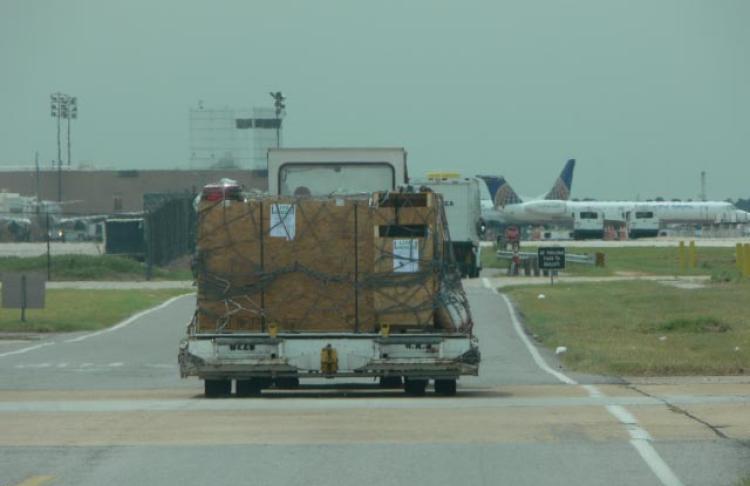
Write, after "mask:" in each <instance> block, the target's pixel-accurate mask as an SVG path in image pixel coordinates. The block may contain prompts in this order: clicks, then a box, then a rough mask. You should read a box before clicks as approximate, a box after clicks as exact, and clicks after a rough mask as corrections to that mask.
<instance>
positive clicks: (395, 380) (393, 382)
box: [380, 376, 404, 388]
mask: <svg viewBox="0 0 750 486" xmlns="http://www.w3.org/2000/svg"><path fill="white" fill-rule="evenodd" d="M403 386H404V384H403V382H402V381H401V377H400V376H381V377H380V388H401V387H403Z"/></svg>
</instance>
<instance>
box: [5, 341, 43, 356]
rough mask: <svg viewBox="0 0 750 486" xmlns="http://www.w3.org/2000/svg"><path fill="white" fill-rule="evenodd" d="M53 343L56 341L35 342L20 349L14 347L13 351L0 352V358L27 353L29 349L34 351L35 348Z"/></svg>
mask: <svg viewBox="0 0 750 486" xmlns="http://www.w3.org/2000/svg"><path fill="white" fill-rule="evenodd" d="M53 344H56V343H54V342H49V343H42V344H36V345H34V346H29V347H28V348H21V349H16V350H15V351H8V352H5V353H0V358H4V357H6V356H13V355H16V354H23V353H28V352H29V351H34V350H35V349H39V348H43V347H45V346H52V345H53Z"/></svg>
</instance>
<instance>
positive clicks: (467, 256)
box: [413, 172, 483, 278]
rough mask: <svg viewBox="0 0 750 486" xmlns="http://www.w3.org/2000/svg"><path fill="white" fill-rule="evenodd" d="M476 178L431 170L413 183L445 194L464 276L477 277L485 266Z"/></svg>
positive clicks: (462, 275)
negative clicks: (423, 177)
mask: <svg viewBox="0 0 750 486" xmlns="http://www.w3.org/2000/svg"><path fill="white" fill-rule="evenodd" d="M482 184H483V183H482V182H481V181H480V180H479V179H477V178H473V177H472V178H468V177H467V178H462V177H461V176H460V175H459V174H458V173H455V172H431V173H428V174H427V179H426V180H425V181H414V183H413V185H414V186H415V187H416V186H419V187H422V186H424V187H429V188H430V189H431V190H432V191H434V192H437V193H440V194H442V195H443V204H444V208H445V217H446V219H447V220H448V230H449V231H450V242H451V247H452V248H451V250H452V251H453V255H454V258H455V260H456V264H457V266H458V270H459V272H460V273H461V277H464V278H466V277H468V278H477V277H479V273H480V272H481V270H482V264H481V246H480V245H479V240H480V235H479V232H480V228H481V226H482V225H483V220H482V206H481V194H480V187H481V185H482Z"/></svg>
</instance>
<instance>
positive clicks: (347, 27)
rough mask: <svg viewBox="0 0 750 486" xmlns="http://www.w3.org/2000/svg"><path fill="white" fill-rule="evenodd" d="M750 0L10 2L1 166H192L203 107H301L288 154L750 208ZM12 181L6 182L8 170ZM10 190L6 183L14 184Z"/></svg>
mask: <svg viewBox="0 0 750 486" xmlns="http://www.w3.org/2000/svg"><path fill="white" fill-rule="evenodd" d="M748 25H750V2H748V1H746V0H736V1H728V0H727V1H713V0H712V1H708V0H706V1H689V0H668V1H667V0H664V1H657V0H643V1H641V0H628V1H624V0H623V1H604V0H590V1H562V0H559V1H558V0H555V1H545V2H542V1H536V2H535V1H524V0H519V1H517V2H506V1H498V0H496V1H488V2H471V1H466V2H455V1H451V2H442V1H437V0H425V1H408V2H407V1H377V2H372V1H369V2H365V1H353V0H352V1H323V0H316V1H298V2H291V1H281V0H274V1H267V2H260V1H250V0H244V1H211V2H191V1H185V0H161V1H158V2H155V1H153V0H131V1H128V2H119V1H117V2H115V1H103V0H66V1H36V0H2V2H0V66H2V71H0V106H2V108H3V116H2V117H0V164H2V165H28V164H31V163H32V162H33V154H34V151H35V150H39V152H40V154H41V159H42V161H45V162H46V163H47V164H48V163H49V161H50V160H52V159H53V158H55V157H56V144H55V121H54V120H53V119H52V118H51V117H50V115H49V94H50V93H51V92H53V91H58V90H59V91H63V92H69V93H71V94H74V95H77V96H78V98H79V111H80V114H79V115H80V119H79V120H77V121H76V122H74V125H73V150H74V158H75V159H76V160H77V161H81V160H83V161H93V162H94V163H96V164H97V165H101V166H109V167H115V168H174V167H187V165H188V157H189V153H188V116H187V113H188V108H189V107H191V106H195V105H196V103H197V100H199V99H201V100H204V101H205V104H206V105H209V106H224V105H230V106H238V107H244V106H256V105H257V106H262V105H270V103H271V99H270V97H269V95H268V91H270V90H272V89H273V90H276V89H280V90H282V91H283V92H284V94H285V95H286V96H287V98H288V117H287V119H286V120H285V130H284V139H285V142H286V145H287V146H361V145H367V146H382V145H388V146H404V147H406V149H407V150H408V151H409V162H410V171H411V173H412V174H413V175H414V174H419V173H423V172H424V171H427V170H432V169H458V170H461V171H462V172H463V173H465V174H474V173H478V172H482V173H495V174H503V175H505V176H506V177H507V178H508V179H509V181H510V182H511V183H512V185H513V186H514V187H515V189H516V191H517V192H519V193H520V194H522V195H529V196H535V195H539V194H542V193H544V192H546V191H547V190H548V189H549V187H550V186H551V184H552V181H553V179H554V178H555V176H556V175H557V173H558V172H559V171H560V170H561V169H562V166H563V164H564V162H565V160H566V159H567V158H568V157H575V158H577V159H578V165H577V167H576V174H575V179H574V184H573V196H574V197H576V196H578V197H584V196H593V197H598V198H634V197H636V196H640V197H641V198H644V199H645V198H647V197H653V196H658V195H662V196H666V197H695V196H696V195H697V194H698V192H699V173H700V171H701V170H706V171H707V172H708V195H709V196H710V197H712V198H717V199H723V198H725V197H732V198H735V197H748V196H750V184H749V182H750V157H749V156H748V154H749V152H750V150H749V148H748V146H749V144H750V29H748V28H747V26H748ZM0 177H2V175H1V174H0ZM1 185H2V184H1V183H0V186H1Z"/></svg>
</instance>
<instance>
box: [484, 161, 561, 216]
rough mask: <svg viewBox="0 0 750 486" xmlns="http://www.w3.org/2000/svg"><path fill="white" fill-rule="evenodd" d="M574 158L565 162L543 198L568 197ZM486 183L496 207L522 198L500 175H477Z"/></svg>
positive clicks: (518, 202) (518, 201)
mask: <svg viewBox="0 0 750 486" xmlns="http://www.w3.org/2000/svg"><path fill="white" fill-rule="evenodd" d="M575 166H576V160H575V159H570V160H568V162H566V163H565V167H563V170H562V172H561V173H560V176H559V177H558V178H557V179H556V180H555V183H554V185H553V186H552V189H550V191H549V192H548V193H547V195H546V196H545V197H544V199H561V200H566V201H567V200H568V199H570V190H571V188H572V187H573V169H575ZM477 177H478V178H480V179H482V180H483V181H484V182H485V184H487V189H489V191H490V195H491V196H492V201H493V203H494V205H495V207H496V208H503V207H505V206H507V205H509V204H520V203H522V202H523V200H522V199H521V198H520V197H519V196H518V194H516V191H514V190H513V188H512V187H510V184H508V181H506V180H505V177H502V176H491V175H479V176H477Z"/></svg>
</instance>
